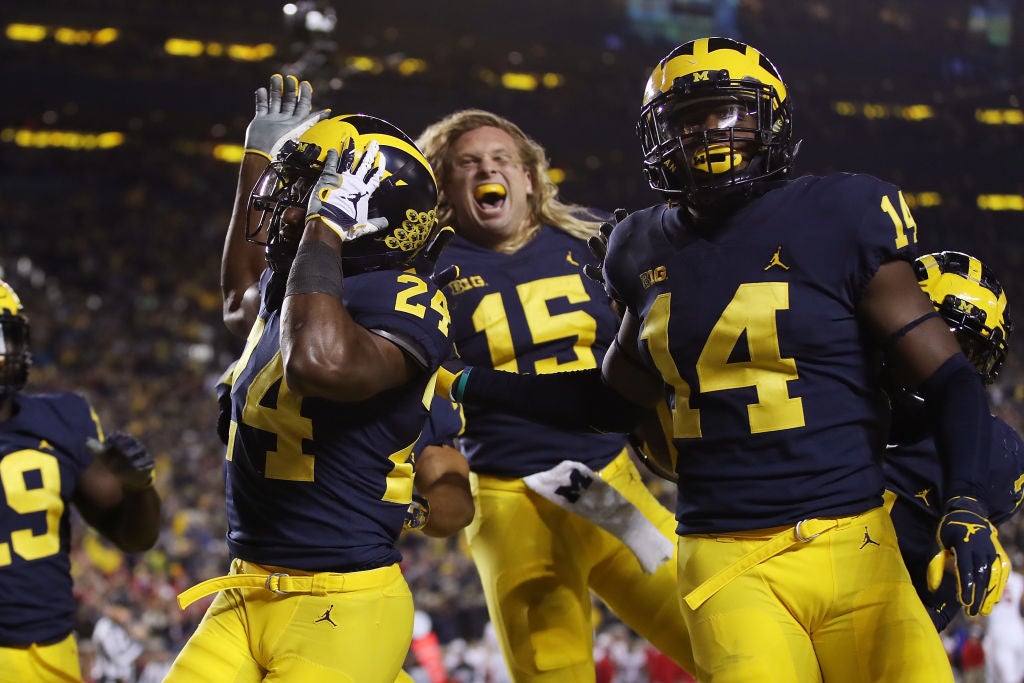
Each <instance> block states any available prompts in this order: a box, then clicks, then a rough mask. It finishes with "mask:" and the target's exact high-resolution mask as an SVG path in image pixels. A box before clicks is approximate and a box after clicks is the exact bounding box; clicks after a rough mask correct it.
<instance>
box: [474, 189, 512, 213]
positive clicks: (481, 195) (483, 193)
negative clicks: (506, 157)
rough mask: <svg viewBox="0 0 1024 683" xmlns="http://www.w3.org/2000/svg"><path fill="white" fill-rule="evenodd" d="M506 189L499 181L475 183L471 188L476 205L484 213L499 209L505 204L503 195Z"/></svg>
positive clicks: (504, 195) (495, 211)
mask: <svg viewBox="0 0 1024 683" xmlns="http://www.w3.org/2000/svg"><path fill="white" fill-rule="evenodd" d="M507 195H508V190H507V189H506V188H505V186H504V185H501V184H500V183H483V184H481V185H477V186H476V189H475V190H473V198H474V199H475V200H476V204H477V207H478V208H479V209H480V210H481V211H482V212H483V213H485V214H493V213H497V212H499V211H501V209H502V208H503V207H504V206H505V197H506V196H507Z"/></svg>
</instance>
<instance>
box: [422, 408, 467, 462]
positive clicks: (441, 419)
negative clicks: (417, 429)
mask: <svg viewBox="0 0 1024 683" xmlns="http://www.w3.org/2000/svg"><path fill="white" fill-rule="evenodd" d="M465 426H466V420H465V416H464V415H463V412H462V405H461V404H459V403H454V402H452V401H446V400H445V399H443V398H441V397H439V396H436V395H435V396H434V400H433V401H432V402H431V403H430V415H429V416H428V417H427V423H426V424H425V425H424V426H423V433H422V434H421V435H420V438H419V440H418V441H417V442H416V447H415V448H413V453H414V454H415V455H419V454H420V452H421V451H422V450H423V449H424V448H426V447H427V446H442V445H444V446H452V447H454V446H455V440H456V439H457V438H458V437H459V436H460V435H461V434H462V430H463V429H464V428H465Z"/></svg>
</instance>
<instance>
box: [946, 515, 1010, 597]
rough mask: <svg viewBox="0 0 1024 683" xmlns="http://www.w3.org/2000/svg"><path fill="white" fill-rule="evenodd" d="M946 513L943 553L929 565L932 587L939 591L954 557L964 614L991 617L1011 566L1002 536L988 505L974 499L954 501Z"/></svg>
mask: <svg viewBox="0 0 1024 683" xmlns="http://www.w3.org/2000/svg"><path fill="white" fill-rule="evenodd" d="M945 510H946V514H945V515H943V517H942V520H941V521H940V522H939V529H938V534H937V535H938V540H939V545H940V546H941V547H942V550H940V551H939V553H938V554H937V555H935V557H933V558H932V561H931V562H930V563H929V565H928V588H929V589H930V590H933V591H934V590H937V589H938V588H939V586H940V584H941V582H942V574H943V571H944V569H945V565H946V560H947V559H948V558H949V557H952V560H953V570H954V572H955V574H956V585H957V593H958V595H957V599H958V600H959V602H960V604H961V605H963V606H964V611H965V612H966V613H967V615H968V616H971V617H976V616H978V615H979V614H988V613H989V612H991V611H992V607H993V606H994V605H995V604H996V603H997V602H998V601H999V598H1000V597H1001V596H1002V593H1003V589H1004V588H1005V587H1006V580H1007V578H1008V576H1007V574H1008V572H1007V571H1006V565H1007V564H1008V563H1007V562H1004V559H1003V558H1005V557H1006V551H1005V550H1003V547H1002V544H1001V543H1000V542H999V534H998V533H997V532H996V530H995V527H993V526H992V524H991V522H989V521H988V511H987V510H986V509H985V506H984V505H982V504H981V502H980V501H978V500H976V499H974V498H970V497H968V496H956V497H955V498H950V499H949V500H948V501H946V505H945Z"/></svg>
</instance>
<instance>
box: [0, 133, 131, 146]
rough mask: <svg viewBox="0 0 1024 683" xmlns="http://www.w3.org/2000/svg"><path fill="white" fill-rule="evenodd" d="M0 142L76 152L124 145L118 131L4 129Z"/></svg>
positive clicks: (121, 135)
mask: <svg viewBox="0 0 1024 683" xmlns="http://www.w3.org/2000/svg"><path fill="white" fill-rule="evenodd" d="M0 142H4V143H10V144H14V145H16V146H18V147H33V148H36V149H43V148H47V147H60V148H63V149H71V150H76V151H81V150H95V149H110V148H112V147H120V146H121V145H123V144H124V133H120V132H118V131H107V132H105V133H82V132H79V131H73V130H31V129H28V128H4V129H3V130H0Z"/></svg>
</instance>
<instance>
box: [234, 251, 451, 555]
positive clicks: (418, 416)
mask: <svg viewBox="0 0 1024 683" xmlns="http://www.w3.org/2000/svg"><path fill="white" fill-rule="evenodd" d="M267 281H268V280H267V278H266V277H265V278H264V281H263V283H262V284H263V288H264V289H265V288H266V283H267ZM344 297H345V301H344V303H345V307H346V308H347V309H348V312H349V313H350V314H351V316H352V318H353V319H354V320H355V321H356V322H357V323H358V324H360V325H362V326H363V327H365V328H367V329H369V330H371V331H374V332H375V333H378V334H381V335H382V336H385V337H386V338H387V339H389V340H391V341H393V342H395V343H396V344H398V345H399V346H400V347H402V348H403V350H405V351H406V353H407V354H408V355H409V356H410V357H412V358H413V359H414V360H415V361H416V362H417V363H418V364H419V365H420V366H421V367H423V368H424V371H423V373H422V374H421V375H420V376H419V377H418V378H417V379H416V380H415V381H413V382H410V383H407V384H405V385H403V386H401V387H398V388H395V389H392V390H390V391H386V392H383V393H381V394H378V395H377V396H374V397H373V398H371V399H369V400H366V401H361V402H356V403H343V402H337V401H330V400H326V399H322V398H315V397H301V396H298V395H296V394H293V393H292V392H291V391H289V389H288V386H287V384H286V383H285V382H284V381H283V378H284V371H283V366H282V361H281V345H280V311H279V310H267V308H266V307H264V308H263V309H262V310H261V311H260V316H259V318H258V320H257V322H256V324H255V325H254V326H253V329H252V331H251V332H250V334H249V340H248V342H247V344H246V348H245V350H244V351H243V353H242V356H241V357H240V358H239V360H238V363H237V365H236V369H235V373H234V383H233V385H232V389H231V410H232V424H231V427H230V433H229V438H228V441H229V443H228V447H227V462H226V464H225V468H226V486H227V511H228V535H227V539H228V549H229V550H230V552H231V553H232V555H233V556H235V557H239V558H242V559H244V560H248V561H250V562H256V563H259V564H269V565H277V566H284V567H289V568H295V569H303V570H307V571H337V572H348V571H360V570H365V569H373V568H376V567H381V566H387V565H390V564H393V563H395V562H397V561H399V560H400V559H401V555H400V554H399V552H398V551H397V550H396V549H395V547H394V545H395V541H396V540H397V538H398V535H399V534H400V532H401V530H402V520H403V519H404V517H405V511H406V508H407V507H408V505H409V502H410V501H411V500H412V488H413V463H412V457H411V456H412V451H413V446H414V444H415V443H416V440H417V438H418V437H419V435H420V432H421V430H422V428H423V425H424V423H425V421H426V419H427V409H428V406H429V405H430V401H431V398H432V397H433V394H434V381H435V376H436V370H437V368H438V366H439V365H440V364H441V361H443V360H444V359H446V358H448V357H449V355H450V354H451V342H450V341H449V339H448V327H449V317H448V310H447V303H446V301H445V298H444V295H443V294H442V293H441V292H440V291H439V290H438V289H437V288H436V287H435V286H434V285H433V283H432V282H430V281H429V280H425V279H423V278H422V277H420V276H418V275H414V274H411V273H407V272H401V271H393V270H382V271H373V272H368V273H362V274H360V275H355V276H351V277H347V278H345V290H344Z"/></svg>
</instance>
